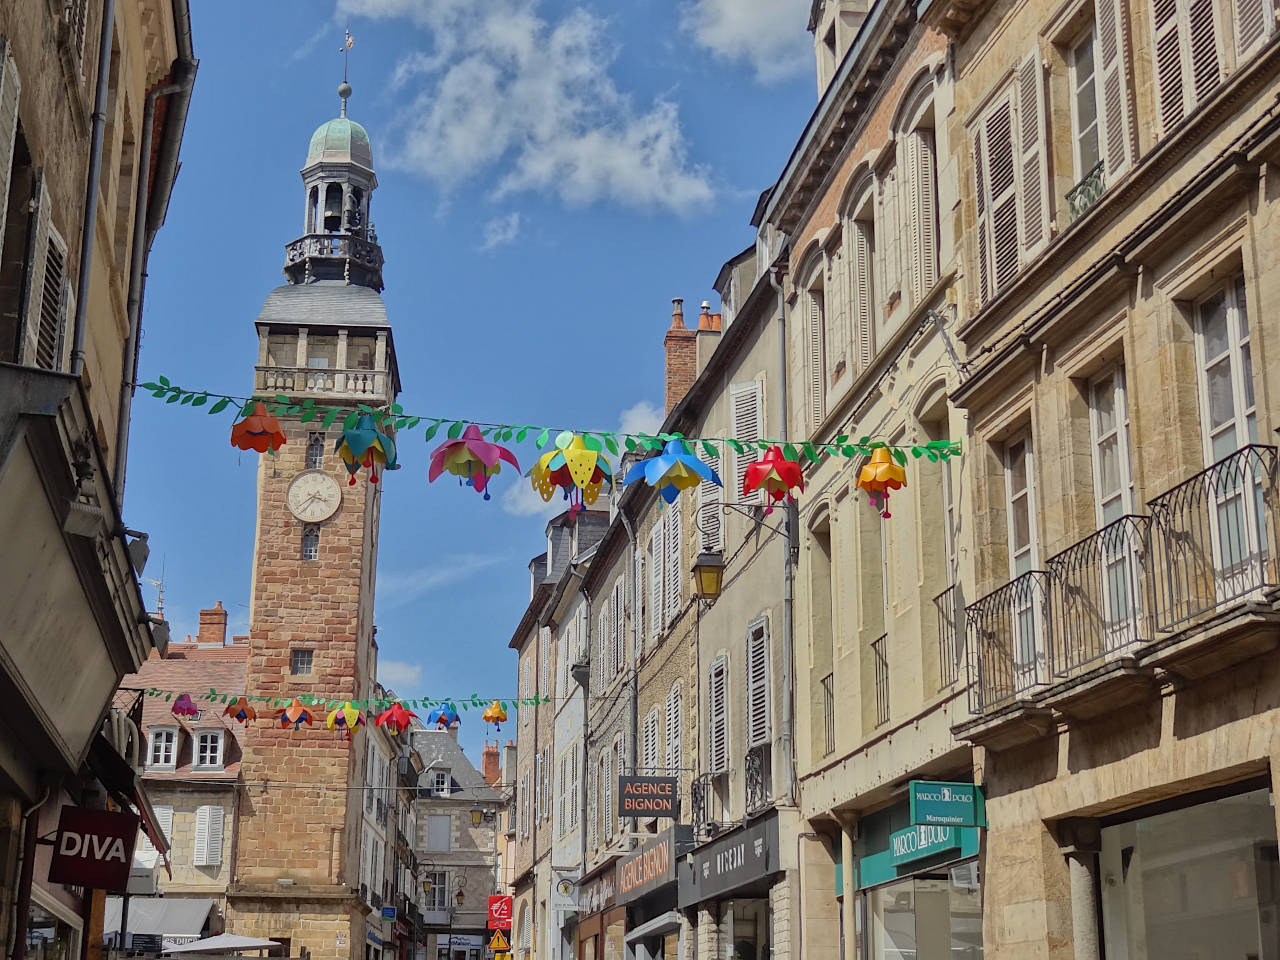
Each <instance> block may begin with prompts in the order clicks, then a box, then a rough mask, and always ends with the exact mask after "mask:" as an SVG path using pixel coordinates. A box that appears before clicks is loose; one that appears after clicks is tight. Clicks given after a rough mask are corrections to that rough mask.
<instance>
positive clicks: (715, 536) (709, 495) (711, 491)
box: [698, 457, 742, 550]
mask: <svg viewBox="0 0 1280 960" xmlns="http://www.w3.org/2000/svg"><path fill="white" fill-rule="evenodd" d="M703 462H704V463H705V464H706V465H707V466H709V467H710V468H711V469H712V470H714V471H715V472H716V475H717V476H719V474H720V458H719V457H703ZM721 479H722V480H723V477H722V478H721ZM732 495H733V498H734V499H735V500H736V499H737V498H738V497H740V496H742V490H741V489H738V490H736V491H733V493H732ZM723 499H724V493H723V490H722V488H721V487H720V486H719V484H716V483H713V482H711V481H710V480H703V481H702V482H701V483H699V484H698V548H699V549H700V550H723V549H724V524H723V522H722V521H721V516H720V513H721V511H720V505H721V503H722V502H723Z"/></svg>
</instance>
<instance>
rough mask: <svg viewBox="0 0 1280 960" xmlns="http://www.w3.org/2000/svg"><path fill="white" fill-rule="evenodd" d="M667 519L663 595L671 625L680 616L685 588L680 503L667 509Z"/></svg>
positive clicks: (668, 620) (665, 523) (665, 521)
mask: <svg viewBox="0 0 1280 960" xmlns="http://www.w3.org/2000/svg"><path fill="white" fill-rule="evenodd" d="M665 512H666V517H665V519H664V520H663V525H664V526H665V527H666V531H665V533H664V534H663V540H664V541H665V545H666V548H667V564H666V569H665V571H664V572H665V573H666V583H665V584H664V585H663V593H664V594H665V595H666V597H665V598H666V604H667V623H668V624H670V623H671V622H672V621H673V620H675V619H676V617H678V616H679V615H680V601H681V599H682V590H681V588H682V587H683V583H682V581H683V580H684V577H683V576H682V573H683V570H684V564H683V563H681V560H680V557H681V549H682V546H683V544H682V538H681V530H680V527H681V519H680V502H679V501H676V503H674V504H672V505H671V506H670V507H668V508H667V510H666V511H665Z"/></svg>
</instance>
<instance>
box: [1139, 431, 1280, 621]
mask: <svg viewBox="0 0 1280 960" xmlns="http://www.w3.org/2000/svg"><path fill="white" fill-rule="evenodd" d="M1276 466H1277V457H1276V448H1275V447H1269V446H1261V445H1258V444H1253V445H1250V446H1247V447H1242V448H1241V449H1239V450H1237V451H1236V452H1235V453H1233V454H1231V455H1230V456H1229V457H1225V458H1223V459H1222V460H1219V461H1218V462H1217V463H1215V464H1213V466H1211V467H1209V468H1208V469H1206V470H1202V471H1201V472H1200V473H1197V474H1196V475H1195V476H1193V477H1191V478H1190V479H1189V480H1186V481H1184V482H1183V483H1180V484H1178V486H1176V487H1174V488H1173V489H1172V490H1170V491H1169V492H1168V493H1165V494H1163V495H1162V496H1159V497H1156V498H1155V499H1154V500H1152V501H1150V502H1149V503H1148V504H1147V508H1148V509H1149V510H1150V511H1151V535H1150V537H1151V573H1152V583H1153V587H1154V589H1153V591H1152V593H1153V594H1154V598H1155V626H1156V630H1158V631H1160V632H1163V633H1170V632H1173V631H1176V630H1178V629H1180V628H1181V627H1182V626H1184V625H1186V624H1187V623H1188V621H1191V620H1193V619H1194V618H1196V617H1198V616H1200V615H1201V614H1204V613H1207V612H1210V611H1213V610H1215V609H1218V608H1220V607H1222V606H1223V605H1224V604H1227V603H1230V602H1232V601H1234V600H1238V599H1240V598H1242V597H1245V596H1247V595H1249V594H1252V593H1256V592H1259V591H1261V590H1263V589H1265V588H1267V587H1275V586H1277V585H1280V575H1278V573H1277V569H1276V560H1277V551H1276V545H1277V544H1278V543H1280V537H1278V536H1277V526H1276Z"/></svg>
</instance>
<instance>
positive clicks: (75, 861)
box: [49, 807, 138, 893]
mask: <svg viewBox="0 0 1280 960" xmlns="http://www.w3.org/2000/svg"><path fill="white" fill-rule="evenodd" d="M137 838H138V818H137V816H135V815H134V814H132V813H115V812H111V811H107V810H86V809H85V808H84V807H63V808H62V812H61V813H60V814H59V815H58V835H57V837H56V839H55V840H54V843H53V857H52V859H51V860H50V862H49V882H50V883H65V884H67V885H69V886H74V887H90V888H91V889H94V890H110V891H113V892H116V893H123V892H124V891H125V890H127V889H128V887H129V871H130V870H131V869H132V867H133V844H134V841H135V840H137Z"/></svg>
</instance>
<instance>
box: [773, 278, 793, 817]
mask: <svg viewBox="0 0 1280 960" xmlns="http://www.w3.org/2000/svg"><path fill="white" fill-rule="evenodd" d="M781 273H782V268H781V267H778V268H774V269H771V270H770V271H769V283H770V285H771V286H772V287H773V289H774V291H775V292H776V293H777V295H778V407H779V410H780V411H781V415H780V416H779V418H778V439H779V440H781V441H782V442H783V443H784V444H785V443H786V442H787V301H786V298H785V297H784V296H783V292H782V283H781V279H780V274H781ZM797 520H798V517H797V515H796V509H795V505H794V504H788V505H787V511H786V522H785V523H784V524H783V530H784V531H785V532H784V536H783V540H784V541H785V542H784V544H783V546H784V548H785V551H786V553H785V555H784V557H783V560H782V740H783V742H784V743H785V744H786V751H787V752H786V757H785V763H786V774H787V776H786V800H787V802H788V803H793V802H794V800H795V785H796V764H795V753H796V751H795V740H794V737H793V734H792V721H793V718H794V715H795V682H794V679H793V678H792V675H791V667H792V654H793V651H794V648H795V625H794V622H793V620H792V606H793V604H794V597H795V565H794V560H793V557H794V556H795V549H796V531H795V526H796V522H797Z"/></svg>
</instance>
